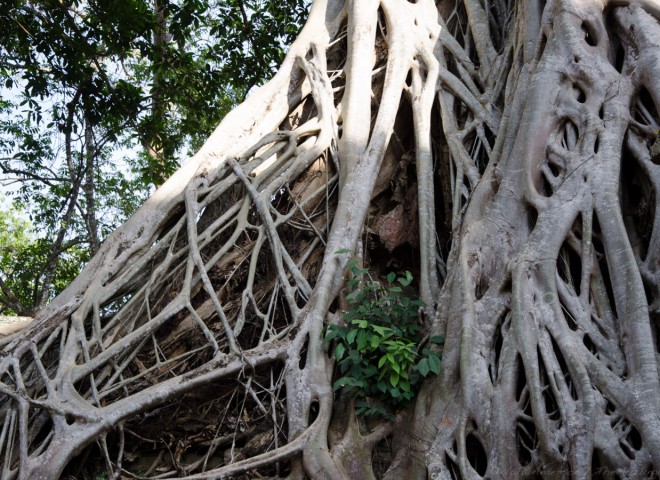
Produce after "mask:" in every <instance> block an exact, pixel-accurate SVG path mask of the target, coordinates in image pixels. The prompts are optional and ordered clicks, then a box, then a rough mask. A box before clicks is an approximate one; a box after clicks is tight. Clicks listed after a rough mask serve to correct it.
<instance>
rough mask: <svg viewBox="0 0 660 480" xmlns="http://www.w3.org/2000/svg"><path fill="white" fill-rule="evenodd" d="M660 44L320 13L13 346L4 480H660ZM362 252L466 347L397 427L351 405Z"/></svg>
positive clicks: (563, 23)
mask: <svg viewBox="0 0 660 480" xmlns="http://www.w3.org/2000/svg"><path fill="white" fill-rule="evenodd" d="M659 20H660V5H659V4H658V3H657V2H656V1H653V0H646V1H644V0H638V1H634V0H630V1H622V0H616V1H615V0H611V1H609V2H608V1H606V0H600V1H597V0H592V1H584V0H581V1H578V0H557V1H549V2H545V1H540V0H538V1H536V0H534V1H520V2H513V1H511V0H489V1H485V2H482V1H479V0H463V1H460V0H455V1H452V0H444V1H440V2H437V4H436V2H433V1H431V0H417V1H402V0H353V1H346V2H343V1H341V0H317V1H315V2H314V3H313V6H312V10H311V13H310V18H309V20H308V23H307V25H306V26H305V28H304V29H303V31H302V32H301V34H300V36H299V38H298V40H297V41H296V42H295V43H294V44H293V45H292V46H291V48H290V51H289V54H288V56H287V58H286V60H285V61H284V64H283V65H282V67H281V69H280V71H279V73H278V74H277V75H276V76H275V77H274V78H273V79H272V80H271V81H270V82H269V83H268V84H267V85H265V86H264V87H263V88H261V89H260V90H259V91H258V92H256V93H255V94H253V95H251V96H250V97H249V98H248V99H247V100H246V102H245V103H244V104H242V105H241V106H239V107H238V108H237V109H236V110H235V111H233V112H232V113H230V114H229V115H228V116H227V117H226V118H225V120H224V121H223V123H222V124H221V125H220V126H219V127H218V129H217V130H216V132H214V134H213V135H212V136H211V137H210V139H209V140H208V142H207V143H206V145H205V146H204V147H203V148H202V149H201V151H200V152H199V153H198V154H197V155H196V156H195V157H194V158H192V159H191V160H189V161H188V162H187V163H185V165H184V166H183V167H182V168H181V170H179V171H178V172H177V173H176V174H175V175H174V176H173V177H172V178H170V179H169V180H168V181H167V182H166V183H165V184H164V185H163V186H162V187H160V188H159V189H158V190H157V191H156V193H155V194H154V195H153V196H152V197H151V198H150V199H149V200H148V201H147V202H146V203H145V205H144V206H143V207H142V208H141V209H140V210H139V211H138V212H137V213H136V214H135V215H134V216H133V217H132V218H131V219H130V220H129V221H128V222H127V223H126V224H124V225H123V226H122V227H120V228H119V229H118V230H117V231H116V232H115V233H114V234H113V235H112V236H111V237H109V238H108V239H107V240H106V241H105V242H104V243H103V245H102V246H101V247H100V249H99V252H98V254H97V255H96V256H95V257H94V258H93V259H92V261H91V262H90V263H89V265H88V266H87V267H86V268H85V270H84V271H83V272H82V273H81V275H80V276H79V277H78V278H77V279H76V280H75V281H74V282H73V283H72V284H71V285H70V286H69V288H68V289H67V290H66V291H65V292H63V293H62V294H61V295H60V296H59V297H57V298H56V299H55V300H54V301H53V302H52V303H51V304H50V305H49V306H48V307H47V308H46V309H44V310H43V311H42V312H41V313H40V314H39V316H38V318H37V320H36V321H35V322H33V324H31V325H30V327H29V328H28V329H26V330H25V331H23V332H22V333H21V334H17V335H14V336H12V337H8V338H7V339H4V340H2V339H0V345H2V346H3V349H4V352H5V355H4V356H2V357H1V360H0V376H1V379H2V380H1V381H2V383H1V384H0V388H1V389H2V390H1V391H2V393H3V395H4V400H3V402H2V410H1V411H0V414H2V416H3V418H4V423H3V427H2V433H0V448H1V449H2V450H1V451H2V456H1V457H0V458H3V467H2V468H3V471H2V478H21V479H22V478H25V479H28V478H30V479H33V478H44V479H47V478H59V477H60V475H63V474H69V475H74V476H75V475H78V476H81V477H84V476H85V475H88V476H91V475H96V474H97V473H98V472H99V471H100V470H99V469H100V468H101V467H102V468H105V471H107V473H108V475H109V477H110V478H121V477H122V476H127V475H128V476H129V478H132V477H130V475H138V476H139V477H138V478H143V477H147V478H156V477H157V478H195V479H202V478H205V479H211V478H229V477H231V478H257V477H258V478H263V477H269V478H283V477H287V478H290V479H302V478H313V479H333V480H334V479H348V478H354V479H357V478H360V479H362V478H366V479H368V478H388V479H402V478H405V479H425V478H433V479H444V478H447V479H449V478H451V479H458V478H461V479H467V478H480V477H483V478H617V477H619V478H637V477H644V476H646V477H648V478H655V476H657V475H658V470H659V469H660V420H659V417H658V413H659V412H660V385H659V378H658V345H659V342H660V341H659V340H658V333H659V332H658V326H659V322H660V273H659V271H660V243H659V242H660V218H659V216H660V208H658V201H659V197H658V188H659V187H660V167H659V166H658V165H659V162H658V157H659V156H660V155H658V152H657V151H660V148H658V147H657V145H659V143H658V142H660V141H659V140H658V138H659V137H658V131H659V129H660V117H659V116H658V107H657V105H660V83H658V80H657V79H658V78H660V62H659V60H660V49H659V48H658V39H660V24H659V23H658V21H659ZM413 227H414V228H416V229H417V230H416V232H414V233H413V232H412V231H411V230H412V228H413ZM346 252H352V255H355V256H356V257H359V259H360V262H361V265H362V267H363V268H364V269H366V270H367V271H368V272H369V275H370V276H371V278H372V279H373V281H380V282H382V283H383V284H384V283H385V276H386V275H387V273H388V272H389V271H390V270H394V271H396V272H399V273H401V272H404V271H406V270H408V271H411V272H413V277H414V279H415V281H414V283H413V284H412V285H411V286H410V287H414V291H415V292H414V295H415V296H418V297H419V298H420V299H421V300H422V301H423V302H424V304H425V308H423V309H422V311H420V319H419V322H420V326H421V327H422V329H423V332H424V334H425V335H426V338H430V337H432V336H436V335H442V336H444V337H445V345H444V350H443V352H442V355H443V364H442V371H441V372H440V374H439V375H437V376H433V375H430V376H429V377H427V380H426V381H425V382H424V384H423V386H422V388H421V390H420V391H419V393H418V394H417V396H416V399H415V401H414V402H413V403H412V404H410V405H409V406H408V407H406V408H403V409H400V410H398V411H394V412H392V414H391V415H384V416H375V417H362V416H360V417H357V416H356V415H355V401H356V398H355V396H354V394H353V393H352V392H351V391H350V390H344V389H342V390H338V391H334V390H333V382H334V380H336V379H337V377H338V375H339V374H338V373H337V372H335V371H334V370H335V369H334V364H335V358H334V356H333V350H332V348H331V346H332V345H331V344H330V343H328V342H323V336H324V335H325V328H326V326H327V325H328V324H341V322H342V317H343V315H344V313H345V310H346V308H347V302H349V303H350V301H349V300H347V298H346V294H347V293H349V290H348V289H347V288H345V280H346V278H347V274H346V271H347V270H346V268H345V267H346V264H347V262H348V261H349V259H350V258H351V256H352V255H351V254H347V253H346ZM410 287H408V288H410ZM349 308H350V307H349ZM419 348H420V352H421V351H422V348H423V345H420V347H419ZM420 355H421V353H420ZM357 400H359V399H357ZM367 400H370V401H376V402H377V401H378V399H367ZM99 465H101V466H100V467H99ZM96 467H98V468H96ZM94 468H96V470H94Z"/></svg>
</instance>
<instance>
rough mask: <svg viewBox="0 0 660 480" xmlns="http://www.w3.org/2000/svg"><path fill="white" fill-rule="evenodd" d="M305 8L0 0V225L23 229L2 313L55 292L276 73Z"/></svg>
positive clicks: (264, 2)
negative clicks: (6, 201) (4, 199)
mask: <svg viewBox="0 0 660 480" xmlns="http://www.w3.org/2000/svg"><path fill="white" fill-rule="evenodd" d="M308 3H309V2H308V1H306V0H285V1H274V0H228V1H219V0H218V1H213V0H155V1H154V0H84V1H83V0H69V1H66V2H62V1H57V0H34V1H30V2H25V1H24V0H0V26H1V27H2V28H0V185H3V187H4V193H5V195H7V196H11V197H12V200H13V205H14V206H13V209H14V210H13V211H10V210H9V209H8V207H5V212H4V214H5V217H3V220H2V221H3V222H9V221H14V220H16V221H19V223H20V219H21V218H22V219H24V220H26V221H27V220H28V219H29V222H28V223H26V224H23V225H22V227H20V228H18V227H17V225H14V227H12V228H13V229H12V230H11V231H12V232H14V233H12V234H9V236H7V237H6V238H5V237H3V242H4V243H3V249H4V250H3V252H10V253H9V254H7V256H6V258H5V256H4V255H5V253H3V260H2V261H3V263H2V264H0V280H2V281H3V283H4V285H5V288H3V289H2V291H1V292H0V304H1V305H4V308H8V309H9V310H7V311H10V312H14V313H23V314H25V313H30V312H34V311H35V310H36V309H37V308H38V307H39V306H40V305H43V304H44V303H45V302H46V301H48V300H49V299H50V298H52V297H53V295H55V294H56V293H57V292H59V291H60V290H61V289H62V288H63V286H64V285H65V284H66V283H68V281H69V280H70V276H71V275H74V276H75V273H77V271H78V270H79V269H80V267H81V265H82V263H83V262H84V261H86V259H88V258H89V256H90V254H93V253H94V252H95V251H96V249H98V246H99V245H100V242H101V241H102V240H103V238H104V237H105V236H106V235H107V234H108V233H109V232H111V231H112V230H113V229H115V228H116V226H117V225H118V224H119V223H121V222H122V221H123V220H124V219H125V218H126V217H127V216H128V215H130V214H131V213H132V212H133V211H134V210H135V209H136V208H137V206H139V205H140V204H141V203H142V202H143V201H144V199H145V198H146V197H147V196H148V195H149V193H150V192H151V191H152V190H153V188H154V186H158V185H159V184H161V183H162V182H163V181H164V180H165V179H167V178H168V177H169V175H170V174H171V173H172V172H173V171H174V170H176V169H177V168H178V166H179V163H180V158H181V157H182V156H183V155H185V154H187V153H188V154H189V153H192V152H193V151H195V150H196V149H197V148H199V146H201V143H202V142H203V141H204V139H205V138H207V136H208V135H209V133H210V132H211V131H212V130H213V128H214V127H215V126H216V125H217V124H218V123H219V121H220V120H221V119H222V117H223V116H224V115H225V114H226V113H227V112H228V111H229V110H230V109H231V108H233V107H234V106H235V105H236V104H237V103H238V102H239V101H240V100H242V99H243V98H244V97H245V95H246V94H247V93H248V92H249V90H250V89H251V88H253V87H255V86H258V85H260V84H262V83H263V82H264V81H265V80H266V79H268V78H269V77H270V76H271V75H272V74H273V73H274V71H275V69H276V68H277V66H278V65H279V63H280V62H281V60H282V58H283V55H284V48H285V45H288V44H289V43H291V41H292V40H293V38H294V37H295V35H296V34H297V32H298V31H299V29H300V26H301V24H302V21H303V19H304V18H305V16H306V14H307V9H308ZM18 212H20V213H18ZM7 215H9V217H7ZM16 215H19V217H16ZM10 217H11V218H13V220H11V218H10ZM8 231H9V230H8ZM28 231H30V233H29V235H28V234H27V233H26V234H25V235H27V236H25V235H23V234H22V233H20V232H24V233H25V232H28ZM12 235H13V236H12ZM22 235H23V236H22ZM12 242H13V243H12ZM28 246H29V248H27V247H28ZM12 259H14V260H13V261H12ZM19 259H20V261H19ZM19 264H20V265H19ZM19 272H21V273H20V275H19ZM19 277H20V278H21V279H22V280H21V281H18V278H19ZM10 299H11V301H10ZM17 301H18V303H17ZM9 304H12V305H13V307H8V306H7V305H9ZM0 308H2V307H0Z"/></svg>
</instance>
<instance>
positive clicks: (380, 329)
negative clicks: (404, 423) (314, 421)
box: [324, 259, 443, 417]
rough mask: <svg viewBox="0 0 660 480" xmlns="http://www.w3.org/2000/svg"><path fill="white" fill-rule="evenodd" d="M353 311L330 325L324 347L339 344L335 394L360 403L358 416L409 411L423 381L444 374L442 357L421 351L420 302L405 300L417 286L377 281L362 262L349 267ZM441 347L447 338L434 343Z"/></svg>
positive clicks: (392, 278) (392, 279) (405, 280)
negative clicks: (409, 289) (407, 291)
mask: <svg viewBox="0 0 660 480" xmlns="http://www.w3.org/2000/svg"><path fill="white" fill-rule="evenodd" d="M346 269H347V271H348V272H350V273H351V278H350V280H348V282H347V286H348V289H349V290H350V293H349V294H348V295H347V296H346V302H347V304H348V307H349V309H348V311H347V312H346V313H345V314H344V316H343V320H344V322H345V325H328V328H327V330H326V335H325V339H324V341H325V342H326V343H327V342H334V354H335V359H336V361H337V366H338V368H339V373H340V377H339V378H338V379H337V380H336V381H335V383H334V389H335V390H343V391H347V392H348V393H349V394H350V395H353V396H354V397H355V398H356V399H357V400H358V401H357V402H356V406H357V410H356V413H357V414H358V415H380V416H385V417H389V416H391V412H393V411H397V410H399V409H400V408H402V407H404V406H406V405H407V404H408V403H409V402H410V401H411V400H412V399H413V398H414V397H415V394H416V393H417V391H418V389H419V387H420V386H421V383H422V379H423V378H424V377H426V376H428V375H429V374H430V373H433V374H438V373H439V372H440V358H441V354H440V352H439V351H435V350H432V349H431V348H428V347H426V346H423V345H420V343H421V341H422V338H421V335H420V327H419V323H418V320H419V311H420V309H421V308H422V307H424V303H423V302H422V301H421V300H417V299H412V298H410V297H408V296H406V295H405V294H404V290H403V289H404V288H406V287H408V286H409V285H410V283H411V282H412V280H413V276H412V274H411V273H410V272H406V273H405V275H404V276H399V277H397V275H396V274H395V273H390V274H389V275H388V276H387V279H386V284H381V283H379V282H377V281H374V280H372V279H371V278H370V277H369V276H368V272H367V270H365V269H363V268H360V267H359V265H358V261H357V259H353V260H351V261H349V262H348V264H347V266H346ZM429 341H430V343H432V344H438V345H440V344H442V343H443V338H442V337H439V336H436V337H432V338H430V339H429Z"/></svg>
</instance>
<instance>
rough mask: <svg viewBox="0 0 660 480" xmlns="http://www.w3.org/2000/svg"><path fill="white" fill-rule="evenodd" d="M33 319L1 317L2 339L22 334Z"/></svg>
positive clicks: (0, 332) (0, 333) (0, 334)
mask: <svg viewBox="0 0 660 480" xmlns="http://www.w3.org/2000/svg"><path fill="white" fill-rule="evenodd" d="M32 320H33V318H32V317H10V316H8V315H0V337H6V336H8V335H12V334H14V333H16V332H20V331H21V330H23V329H24V328H25V327H27V326H28V325H29V324H30V322H32Z"/></svg>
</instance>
